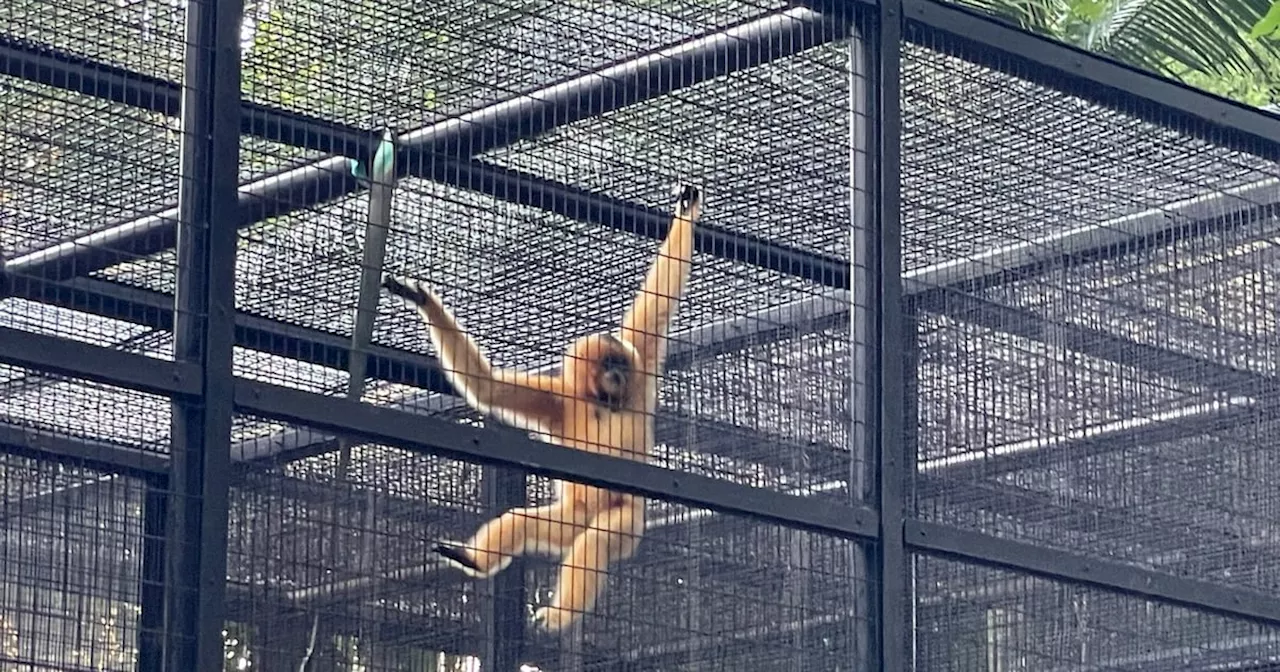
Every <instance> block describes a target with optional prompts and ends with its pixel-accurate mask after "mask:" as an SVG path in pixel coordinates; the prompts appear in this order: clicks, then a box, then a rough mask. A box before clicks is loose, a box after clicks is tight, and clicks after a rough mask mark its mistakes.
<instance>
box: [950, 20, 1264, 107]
mask: <svg viewBox="0 0 1280 672" xmlns="http://www.w3.org/2000/svg"><path fill="white" fill-rule="evenodd" d="M958 1H959V2H960V3H961V4H964V5H967V6H970V7H972V8H974V9H977V10H979V11H982V12H985V13H987V14H990V15H993V16H995V17H998V18H1001V19H1004V20H1006V21H1009V22H1011V23H1014V24H1016V25H1017V26H1019V27H1020V28H1023V29H1024V30H1029V31H1031V32H1034V33H1038V34H1040V35H1044V36H1047V37H1051V38H1054V39H1057V40H1060V41H1062V42H1066V43H1068V44H1071V45H1074V46H1077V47H1080V48H1083V49H1087V50H1089V51H1093V52H1097V53H1101V54H1105V55H1107V56H1110V57H1112V58H1115V59H1117V60H1119V61H1122V62H1125V63H1128V64H1130V65H1134V66H1136V67H1139V68H1143V69H1145V70H1149V71H1152V72H1155V73H1157V74H1161V75H1165V76H1168V77H1173V78H1175V79H1179V80H1181V81H1183V82H1185V83H1187V84H1189V85H1191V86H1196V87H1198V88H1202V89H1205V90H1208V91H1211V92H1213V93H1218V94H1220V95H1224V96H1228V97H1231V98H1233V99H1235V100H1239V101H1241V102H1246V103H1249V104H1255V105H1256V104H1266V103H1268V102H1273V101H1275V100H1277V99H1280V78H1278V77H1277V75H1278V74H1280V67H1278V64H1280V40H1269V39H1259V38H1260V37H1268V36H1280V0H1274V1H1273V0H1214V1H1213V2H1204V1H1203V0H958Z"/></svg>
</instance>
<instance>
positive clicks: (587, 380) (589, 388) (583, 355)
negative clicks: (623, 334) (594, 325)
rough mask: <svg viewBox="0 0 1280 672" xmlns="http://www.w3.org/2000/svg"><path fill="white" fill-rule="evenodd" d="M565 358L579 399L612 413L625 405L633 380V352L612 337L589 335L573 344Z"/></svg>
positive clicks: (634, 368) (630, 393)
mask: <svg viewBox="0 0 1280 672" xmlns="http://www.w3.org/2000/svg"><path fill="white" fill-rule="evenodd" d="M569 358H570V361H571V362H572V363H573V364H574V368H575V369H577V371H576V373H577V374H578V375H577V376H576V378H577V380H578V384H579V385H581V386H582V387H580V388H579V389H580V390H581V394H582V397H583V398H585V399H586V400H587V401H590V402H592V403H595V404H597V405H599V406H602V407H605V408H608V409H609V410H611V411H614V412H617V411H620V410H622V408H623V407H625V406H626V404H627V401H628V400H629V399H630V398H631V396H632V389H631V388H632V385H633V382H634V380H635V377H636V376H635V371H636V365H635V353H634V349H632V348H628V347H627V344H626V343H624V342H622V341H621V340H620V339H618V337H616V336H614V335H612V334H593V335H591V336H588V337H586V338H584V339H582V340H581V341H579V342H577V343H575V344H574V347H572V348H571V349H570V353H569Z"/></svg>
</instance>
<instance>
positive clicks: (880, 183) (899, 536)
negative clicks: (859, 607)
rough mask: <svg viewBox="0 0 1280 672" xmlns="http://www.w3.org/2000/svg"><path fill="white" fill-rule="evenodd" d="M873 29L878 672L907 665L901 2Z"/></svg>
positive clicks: (883, 10) (882, 7)
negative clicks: (900, 190) (901, 187)
mask: <svg viewBox="0 0 1280 672" xmlns="http://www.w3.org/2000/svg"><path fill="white" fill-rule="evenodd" d="M877 9H878V10H879V17H878V21H877V22H876V31H875V35H876V38H875V41H874V45H875V54H876V57H875V64H874V68H873V69H872V72H873V73H874V75H875V76H874V85H873V86H872V87H871V93H872V96H873V98H874V100H875V105H874V106H873V107H872V111H873V117H874V128H875V154H874V157H875V158H874V160H873V161H872V162H871V163H872V166H873V167H874V170H873V173H874V175H875V179H874V181H873V182H872V185H873V189H874V192H873V193H874V203H875V206H874V217H873V219H872V233H871V237H872V238H873V239H874V244H873V245H871V246H870V249H871V250H872V253H871V254H870V255H869V261H870V262H871V264H872V268H871V273H870V277H871V278H872V280H873V281H874V282H875V283H876V286H877V288H878V290H879V291H878V296H877V297H876V299H875V301H874V303H875V309H874V313H875V317H876V319H875V323H876V332H875V333H876V339H875V342H876V345H877V347H876V350H877V353H876V357H875V359H874V360H873V362H872V366H870V367H868V368H869V369H870V370H871V371H873V372H874V375H873V378H874V379H875V381H874V384H873V386H872V387H871V389H873V390H878V392H879V400H878V401H879V403H878V417H877V421H878V427H877V431H876V433H875V434H874V436H875V439H876V440H875V443H876V445H877V446H878V460H877V464H876V479H875V480H876V483H875V485H876V489H877V492H878V497H877V499H878V501H877V509H879V511H880V543H879V544H878V546H877V553H876V556H877V557H876V559H875V562H874V575H875V577H876V583H877V588H878V591H877V594H878V598H877V600H876V602H877V609H876V616H877V618H876V629H877V631H878V633H877V634H878V636H877V637H875V638H874V639H875V644H876V649H877V651H876V653H877V657H878V659H879V663H880V664H879V665H878V666H877V667H876V669H878V670H882V671H883V672H905V670H906V669H907V662H906V658H907V657H906V654H907V644H908V639H907V632H906V626H907V620H906V616H907V602H908V600H909V599H911V598H910V596H909V595H908V592H907V582H906V577H907V558H908V557H909V554H908V553H907V551H906V546H905V544H904V541H903V527H902V524H903V517H904V516H905V514H906V509H907V501H906V492H905V489H904V488H905V480H906V475H907V471H906V459H907V450H906V447H905V444H906V435H905V433H904V432H903V411H904V407H903V401H904V400H905V390H904V389H903V376H902V373H903V364H904V360H903V349H902V340H901V339H902V335H903V330H902V258H901V245H902V227H901V224H902V222H901V217H900V205H901V204H900V194H899V177H900V168H901V165H900V162H901V144H900V136H901V130H902V116H901V108H900V103H901V101H900V91H899V88H900V86H901V81H900V71H899V68H900V58H901V56H900V53H901V52H900V50H901V43H902V0H881V2H880V3H879V5H878V6H877Z"/></svg>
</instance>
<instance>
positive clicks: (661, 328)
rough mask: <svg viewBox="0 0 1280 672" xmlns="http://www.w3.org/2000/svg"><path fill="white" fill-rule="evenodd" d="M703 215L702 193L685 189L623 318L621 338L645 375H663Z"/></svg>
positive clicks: (693, 188) (690, 188) (693, 189)
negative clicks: (696, 227)
mask: <svg viewBox="0 0 1280 672" xmlns="http://www.w3.org/2000/svg"><path fill="white" fill-rule="evenodd" d="M701 212H702V194H701V193H699V191H698V189H697V188H696V187H692V186H686V187H684V188H683V189H682V190H681V192H680V194H679V198H678V200H677V202H676V214H675V217H674V218H673V219H672V222H671V230H670V231H668V232H667V238H666V240H664V241H662V246H661V247H659V248H658V256H657V258H655V259H654V260H653V264H652V265H650V267H649V272H648V274H647V275H645V278H644V284H643V285H642V286H641V288H640V291H639V292H638V293H637V294H636V298H635V301H634V302H633V303H632V304H631V307H630V308H628V309H627V312H626V314H625V315H623V317H622V329H621V336H622V338H624V339H626V340H627V341H629V342H630V343H631V344H632V345H633V346H635V348H636V350H637V351H638V352H639V354H640V358H641V360H642V362H643V364H644V368H645V372H646V373H647V374H649V375H652V376H660V375H662V368H663V361H664V360H665V359H666V356H667V334H668V331H669V330H670V328H671V320H672V318H673V317H674V316H675V313H676V309H677V308H678V307H679V305H680V299H681V298H682V297H683V296H684V288H685V284H686V283H687V282H688V280H689V269H690V267H691V265H692V261H693V226H694V222H695V221H697V219H698V216H699V215H700V214H701Z"/></svg>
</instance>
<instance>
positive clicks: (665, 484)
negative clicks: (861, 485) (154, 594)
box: [235, 379, 878, 540]
mask: <svg viewBox="0 0 1280 672" xmlns="http://www.w3.org/2000/svg"><path fill="white" fill-rule="evenodd" d="M235 403H236V407H237V409H238V410H240V411H241V412H243V413H249V414H253V415H256V416H260V417H264V418H270V419H274V420H280V421H284V422H289V423H293V424H298V425H306V426H310V427H314V428H315V429H317V430H320V431H324V432H329V433H333V434H342V435H344V436H350V437H353V438H357V439H360V440H364V441H370V442H374V443H386V444H391V445H396V446H399V447H401V448H404V449H406V450H416V451H421V452H424V453H428V454H433V455H441V456H444V457H448V458H452V459H460V460H466V461H470V462H474V463H478V464H492V465H498V466H510V467H515V468H518V469H522V470H525V471H528V472H530V473H534V474H539V475H542V476H548V477H551V478H560V479H569V480H573V481H577V482H582V483H586V484H589V485H594V486H599V487H604V488H609V489H611V490H617V491H620V492H629V493H634V494H637V495H641V496H645V497H653V498H658V499H663V500H666V501H671V502H676V503H680V504H687V505H690V506H696V507H703V508H708V509H712V510H715V511H722V512H725V513H733V514H742V515H749V516H751V517H753V518H755V519H759V520H765V521H769V522H775V523H780V524H783V525H787V526H791V527H797V528H801V529H808V530H812V531H815V532H821V533H824V534H829V535H834V536H839V537H844V538H854V539H864V540H865V539H874V538H875V537H876V534H877V532H878V530H877V516H876V514H875V511H873V510H871V509H869V508H867V507H854V506H840V505H835V504H831V503H828V502H822V501H818V500H814V499H811V498H805V497H798V496H794V495H787V494H783V493H779V492H774V491H769V490H761V489H759V488H753V487H750V486H745V485H738V484H736V483H732V482H729V481H726V480H722V479H717V478H711V477H708V476H701V475H697V474H690V473H684V472H679V471H673V470H671V469H664V468H662V467H657V466H653V465H651V464H646V463H642V462H634V461H631V460H625V459H622V458H616V457H609V456H605V455H598V454H592V453H585V452H583V451H578V450H572V449H569V448H563V447H560V446H553V445H551V444H547V443H543V442H540V441H535V440H533V439H529V438H525V437H523V436H513V435H512V433H510V432H495V431H493V430H491V429H490V430H486V429H482V428H475V427H471V426H468V425H463V424H460V423H456V422H451V421H448V420H442V419H439V418H432V417H428V416H423V415H418V414H413V413H408V412H405V411H399V410H394V409H390V408H386V407H380V406H373V405H370V404H366V403H362V402H358V401H352V400H349V399H344V398H338V397H326V396H322V395H318V394H312V393H309V392H303V391H300V390H294V389H290V388H286V387H281V386H278V385H268V384H264V383H258V382H252V381H247V380H243V379H237V381H236V392H235ZM427 437H432V438H429V439H428V438H427Z"/></svg>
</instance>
